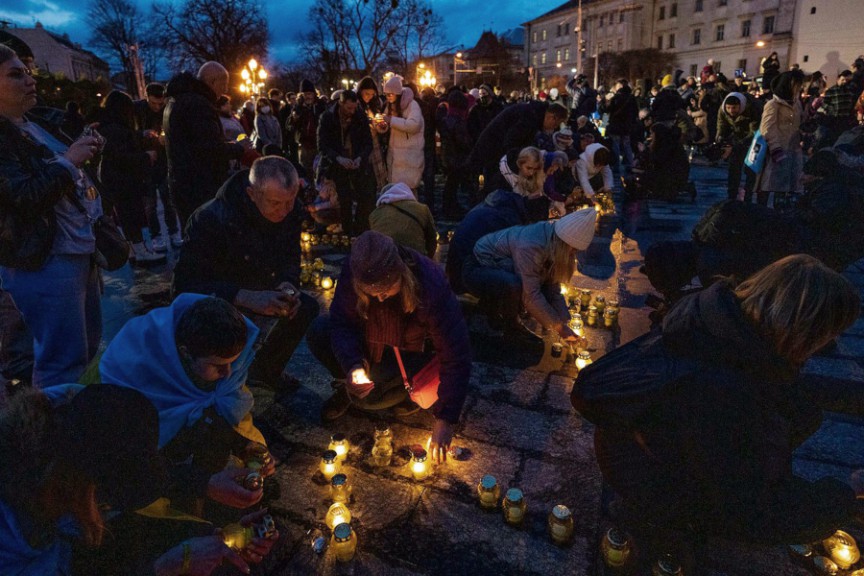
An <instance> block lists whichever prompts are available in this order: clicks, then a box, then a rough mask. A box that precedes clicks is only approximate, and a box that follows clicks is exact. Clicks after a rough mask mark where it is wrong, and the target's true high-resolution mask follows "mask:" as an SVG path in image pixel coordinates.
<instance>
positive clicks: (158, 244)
mask: <svg viewBox="0 0 864 576" xmlns="http://www.w3.org/2000/svg"><path fill="white" fill-rule="evenodd" d="M150 249H151V250H152V251H153V252H167V251H168V243H167V242H165V238H164V237H163V236H155V237H154V238H153V239H152V240H150Z"/></svg>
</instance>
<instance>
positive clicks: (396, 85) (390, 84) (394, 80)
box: [384, 74, 402, 96]
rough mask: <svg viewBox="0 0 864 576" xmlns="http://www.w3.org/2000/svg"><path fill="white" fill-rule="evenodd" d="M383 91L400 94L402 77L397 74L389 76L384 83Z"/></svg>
mask: <svg viewBox="0 0 864 576" xmlns="http://www.w3.org/2000/svg"><path fill="white" fill-rule="evenodd" d="M384 93H385V94H396V95H397V96H400V95H401V94H402V77H401V76H399V75H398V74H394V75H393V76H391V77H390V79H389V80H387V82H385V83H384Z"/></svg>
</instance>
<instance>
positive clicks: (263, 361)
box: [249, 292, 320, 384]
mask: <svg viewBox="0 0 864 576" xmlns="http://www.w3.org/2000/svg"><path fill="white" fill-rule="evenodd" d="M299 298H300V309H299V310H298V311H297V314H296V315H295V316H294V318H291V319H287V318H283V319H281V320H278V321H277V322H276V324H275V325H274V326H273V328H272V329H271V330H270V333H269V334H266V335H261V336H259V338H261V339H262V340H263V341H262V343H261V347H260V348H259V349H258V351H257V352H256V353H255V360H254V361H253V362H252V366H251V367H250V368H249V377H250V378H251V379H253V380H261V381H263V382H265V383H268V384H273V383H275V382H277V381H278V380H279V376H281V374H282V371H283V370H284V369H285V365H286V364H287V363H288V361H289V360H290V359H291V355H292V354H294V350H296V349H297V345H298V344H300V341H301V340H302V339H303V335H304V334H306V331H307V330H308V329H309V325H310V324H312V321H313V320H315V318H317V317H318V313H319V311H320V306H318V301H317V300H315V299H314V298H312V297H311V296H309V295H308V294H304V293H303V292H301V293H300V296H299Z"/></svg>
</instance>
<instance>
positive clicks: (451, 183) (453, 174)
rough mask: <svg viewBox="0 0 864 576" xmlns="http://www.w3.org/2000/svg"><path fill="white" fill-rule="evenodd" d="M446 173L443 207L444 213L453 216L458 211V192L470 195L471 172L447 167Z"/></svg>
mask: <svg viewBox="0 0 864 576" xmlns="http://www.w3.org/2000/svg"><path fill="white" fill-rule="evenodd" d="M446 175H447V178H446V180H445V181H444V202H443V203H444V205H443V209H444V214H445V215H447V216H454V215H458V214H457V213H458V212H459V192H460V191H461V192H463V193H464V194H465V195H467V196H468V197H469V198H470V197H471V193H472V189H471V184H472V182H471V173H470V172H468V171H466V170H464V169H462V168H448V169H447V170H446Z"/></svg>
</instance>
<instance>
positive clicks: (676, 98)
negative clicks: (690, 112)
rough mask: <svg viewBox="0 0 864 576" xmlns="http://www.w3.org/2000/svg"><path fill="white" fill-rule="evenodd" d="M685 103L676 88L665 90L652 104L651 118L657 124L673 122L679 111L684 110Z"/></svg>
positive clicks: (658, 94) (659, 93)
mask: <svg viewBox="0 0 864 576" xmlns="http://www.w3.org/2000/svg"><path fill="white" fill-rule="evenodd" d="M684 106H685V102H684V101H683V100H682V99H681V95H680V94H678V91H677V90H675V89H674V88H671V87H670V88H663V89H662V90H660V92H658V93H657V96H655V97H654V102H652V103H651V116H652V117H653V118H654V121H655V122H672V121H674V120H675V119H676V118H677V117H678V111H679V110H683V109H684Z"/></svg>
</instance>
